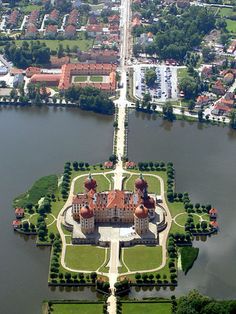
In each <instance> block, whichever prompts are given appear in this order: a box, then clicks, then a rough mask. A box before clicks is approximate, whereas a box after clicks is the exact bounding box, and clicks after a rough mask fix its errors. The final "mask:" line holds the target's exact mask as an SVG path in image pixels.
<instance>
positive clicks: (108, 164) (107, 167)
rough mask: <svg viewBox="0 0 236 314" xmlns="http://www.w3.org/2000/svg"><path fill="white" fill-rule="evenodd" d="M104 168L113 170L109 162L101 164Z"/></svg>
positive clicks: (111, 163)
mask: <svg viewBox="0 0 236 314" xmlns="http://www.w3.org/2000/svg"><path fill="white" fill-rule="evenodd" d="M103 166H104V168H106V169H112V168H113V162H111V161H105V162H104V164H103Z"/></svg>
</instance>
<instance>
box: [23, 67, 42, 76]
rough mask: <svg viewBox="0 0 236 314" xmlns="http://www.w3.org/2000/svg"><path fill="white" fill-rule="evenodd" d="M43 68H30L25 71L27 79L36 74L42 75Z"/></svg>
mask: <svg viewBox="0 0 236 314" xmlns="http://www.w3.org/2000/svg"><path fill="white" fill-rule="evenodd" d="M40 73H41V68H38V67H28V68H27V69H26V71H25V75H26V77H28V78H29V77H32V76H33V75H34V74H40Z"/></svg>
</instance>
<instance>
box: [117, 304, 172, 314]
mask: <svg viewBox="0 0 236 314" xmlns="http://www.w3.org/2000/svg"><path fill="white" fill-rule="evenodd" d="M171 307H172V306H171V302H148V301H143V303H138V302H127V303H125V302H124V303H123V302H122V314H141V313H148V314H158V313H160V314H171V313H172V311H171Z"/></svg>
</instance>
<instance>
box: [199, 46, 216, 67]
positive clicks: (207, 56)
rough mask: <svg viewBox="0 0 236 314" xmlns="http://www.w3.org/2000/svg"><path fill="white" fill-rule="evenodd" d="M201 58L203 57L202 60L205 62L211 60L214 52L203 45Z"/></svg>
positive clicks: (213, 57)
mask: <svg viewBox="0 0 236 314" xmlns="http://www.w3.org/2000/svg"><path fill="white" fill-rule="evenodd" d="M202 58H203V61H204V62H206V63H208V62H211V61H213V60H214V59H215V53H214V52H213V51H212V49H211V48H209V47H204V48H203V49H202Z"/></svg>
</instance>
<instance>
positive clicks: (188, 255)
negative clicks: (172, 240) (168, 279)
mask: <svg viewBox="0 0 236 314" xmlns="http://www.w3.org/2000/svg"><path fill="white" fill-rule="evenodd" d="M179 251H180V254H181V264H182V269H183V271H184V272H185V274H187V272H188V271H189V269H190V268H191V267H192V266H193V263H194V262H195V260H196V259H197V257H198V252H199V248H194V247H182V248H180V249H179Z"/></svg>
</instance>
